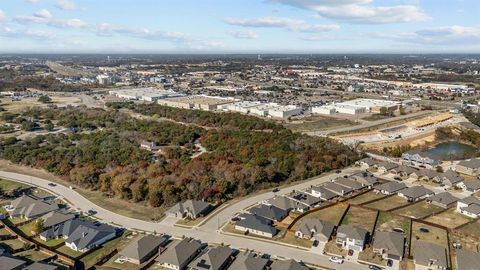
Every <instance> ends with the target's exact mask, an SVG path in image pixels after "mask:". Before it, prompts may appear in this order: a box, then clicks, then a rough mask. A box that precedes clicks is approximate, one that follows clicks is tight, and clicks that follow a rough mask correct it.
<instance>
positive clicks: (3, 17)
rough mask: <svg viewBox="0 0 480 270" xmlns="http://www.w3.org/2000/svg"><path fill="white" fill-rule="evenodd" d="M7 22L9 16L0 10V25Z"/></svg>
mask: <svg viewBox="0 0 480 270" xmlns="http://www.w3.org/2000/svg"><path fill="white" fill-rule="evenodd" d="M6 20H7V15H5V12H3V10H1V9H0V23H2V22H4V21H6Z"/></svg>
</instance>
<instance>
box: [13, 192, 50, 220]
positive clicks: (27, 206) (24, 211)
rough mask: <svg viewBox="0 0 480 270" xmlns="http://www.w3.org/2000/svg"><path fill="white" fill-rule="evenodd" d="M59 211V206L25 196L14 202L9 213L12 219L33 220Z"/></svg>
mask: <svg viewBox="0 0 480 270" xmlns="http://www.w3.org/2000/svg"><path fill="white" fill-rule="evenodd" d="M58 209H59V208H58V205H57V204H50V203H47V202H44V201H43V200H42V199H39V198H36V197H34V196H31V195H23V196H21V197H19V198H16V199H15V200H13V201H12V202H11V204H10V205H9V207H8V208H7V211H8V212H9V214H10V216H11V217H22V218H24V219H26V220H31V219H35V218H38V217H41V216H43V215H45V214H47V213H49V212H52V211H56V210H58Z"/></svg>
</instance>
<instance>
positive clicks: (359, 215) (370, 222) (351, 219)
mask: <svg viewBox="0 0 480 270" xmlns="http://www.w3.org/2000/svg"><path fill="white" fill-rule="evenodd" d="M376 218H377V211H372V210H368V209H364V208H360V207H355V206H351V207H350V209H349V210H348V213H347V214H346V215H345V217H344V218H343V220H342V224H344V225H347V224H348V225H352V226H356V227H360V228H364V229H365V230H367V231H369V232H370V233H372V231H373V229H374V228H373V227H374V226H375V220H376Z"/></svg>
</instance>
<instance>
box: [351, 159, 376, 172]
mask: <svg viewBox="0 0 480 270" xmlns="http://www.w3.org/2000/svg"><path fill="white" fill-rule="evenodd" d="M355 164H356V165H358V166H360V167H361V168H364V169H369V168H371V167H373V166H374V165H376V164H377V161H376V160H374V159H373V158H371V157H367V158H364V159H361V160H359V161H357V162H355Z"/></svg>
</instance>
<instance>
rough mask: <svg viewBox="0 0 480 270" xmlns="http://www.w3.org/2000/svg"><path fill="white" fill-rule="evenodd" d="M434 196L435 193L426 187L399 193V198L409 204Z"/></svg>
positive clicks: (412, 188)
mask: <svg viewBox="0 0 480 270" xmlns="http://www.w3.org/2000/svg"><path fill="white" fill-rule="evenodd" d="M433 195H435V193H434V192H433V191H431V190H430V189H428V188H426V187H424V186H413V187H409V188H406V189H403V190H400V191H399V192H398V196H400V197H402V198H405V199H407V200H408V201H409V202H417V201H419V200H422V199H425V198H427V197H430V196H433Z"/></svg>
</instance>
